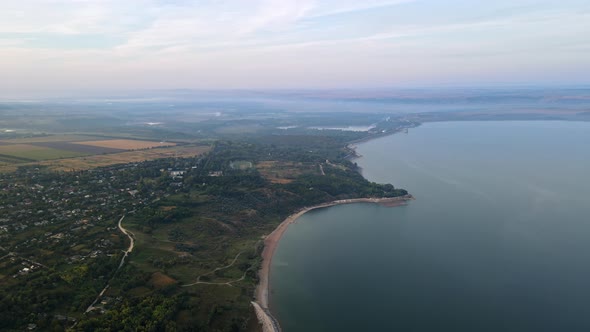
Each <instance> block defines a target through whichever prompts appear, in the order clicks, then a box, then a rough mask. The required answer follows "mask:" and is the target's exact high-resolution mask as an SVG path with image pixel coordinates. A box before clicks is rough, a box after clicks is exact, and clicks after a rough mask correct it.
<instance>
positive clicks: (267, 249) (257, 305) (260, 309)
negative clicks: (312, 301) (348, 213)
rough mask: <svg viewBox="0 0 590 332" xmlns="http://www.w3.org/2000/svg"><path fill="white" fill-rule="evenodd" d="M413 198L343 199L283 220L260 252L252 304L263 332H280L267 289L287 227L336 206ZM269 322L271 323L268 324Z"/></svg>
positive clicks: (399, 203)
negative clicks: (310, 214)
mask: <svg viewBox="0 0 590 332" xmlns="http://www.w3.org/2000/svg"><path fill="white" fill-rule="evenodd" d="M413 199H414V197H413V196H412V195H410V194H408V195H404V196H398V197H385V198H353V199H343V200H337V201H332V202H327V203H323V204H318V205H314V206H311V207H304V208H302V209H301V210H299V211H297V212H295V213H293V214H292V215H290V216H288V217H287V218H286V219H285V220H283V221H282V222H281V223H280V224H279V225H278V226H277V228H275V229H274V230H273V231H272V232H271V233H270V234H268V235H267V236H266V237H265V238H264V249H263V250H262V254H261V256H262V266H261V267H260V270H259V271H258V277H259V282H258V285H257V286H256V291H255V293H254V294H255V295H254V298H255V301H254V302H252V304H253V305H254V309H255V311H256V316H257V317H258V320H259V322H260V323H261V324H262V326H263V332H278V331H281V329H280V326H278V321H277V320H276V319H275V318H274V317H273V316H272V315H271V314H270V310H269V307H268V302H269V289H270V282H269V281H270V266H271V264H272V257H273V255H274V253H275V251H276V249H277V247H278V244H279V241H280V240H281V237H282V236H283V235H284V234H285V232H286V231H287V229H288V228H289V225H291V224H292V223H294V222H295V221H296V220H297V219H299V217H301V216H302V215H304V214H305V213H307V212H309V211H312V210H317V209H323V208H327V207H331V206H336V205H343V204H353V203H373V204H381V205H383V206H387V207H395V206H404V205H407V201H410V200H413ZM269 322H273V323H272V324H270V323H269Z"/></svg>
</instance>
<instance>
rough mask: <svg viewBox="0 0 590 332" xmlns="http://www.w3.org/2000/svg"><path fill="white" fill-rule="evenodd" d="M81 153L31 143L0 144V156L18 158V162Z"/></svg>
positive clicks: (75, 155)
mask: <svg viewBox="0 0 590 332" xmlns="http://www.w3.org/2000/svg"><path fill="white" fill-rule="evenodd" d="M81 155H82V154H81V153H80V152H76V151H68V150H60V149H54V148H51V147H43V146H36V145H32V144H6V145H0V156H5V157H6V159H13V160H15V161H18V160H20V162H27V161H38V160H47V159H58V158H71V157H78V156H81Z"/></svg>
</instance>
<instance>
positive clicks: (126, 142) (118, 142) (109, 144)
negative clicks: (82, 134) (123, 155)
mask: <svg viewBox="0 0 590 332" xmlns="http://www.w3.org/2000/svg"><path fill="white" fill-rule="evenodd" d="M72 143H74V144H81V145H90V146H99V147H102V148H111V149H121V150H141V149H150V148H155V147H162V146H174V145H176V143H169V142H153V141H138V140H131V139H109V140H102V141H81V142H72Z"/></svg>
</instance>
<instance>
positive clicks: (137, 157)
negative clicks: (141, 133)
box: [0, 145, 211, 172]
mask: <svg viewBox="0 0 590 332" xmlns="http://www.w3.org/2000/svg"><path fill="white" fill-rule="evenodd" d="M210 149H211V148H210V147H209V146H203V145H183V146H173V147H169V148H160V149H148V150H138V151H126V152H121V153H112V154H104V155H94V156H87V157H78V158H69V159H60V160H46V161H43V162H41V163H39V164H40V165H44V166H48V167H49V168H50V169H52V170H56V171H71V170H87V169H92V168H96V167H104V166H111V165H116V164H125V163H136V162H142V161H146V160H155V159H161V158H174V157H178V158H181V157H193V156H197V155H200V154H203V153H205V152H207V151H209V150H210ZM1 171H2V168H1V167H0V172H1Z"/></svg>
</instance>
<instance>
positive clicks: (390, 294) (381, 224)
mask: <svg viewBox="0 0 590 332" xmlns="http://www.w3.org/2000/svg"><path fill="white" fill-rule="evenodd" d="M588 142H590V123H580V122H552V121H546V122H526V121H524V122H447V123H430V124H425V125H422V126H420V127H418V128H416V129H412V130H410V131H409V133H408V134H397V135H393V136H388V137H384V138H380V139H377V140H373V141H369V142H366V143H363V144H360V145H359V146H358V149H357V151H358V152H359V154H361V155H362V157H361V158H360V159H358V160H356V162H357V163H358V164H359V165H360V166H361V167H362V168H363V174H364V176H365V177H367V178H368V179H369V180H371V181H375V182H381V183H392V184H394V185H395V186H397V187H402V188H405V189H407V190H408V191H409V192H410V193H412V194H413V195H414V196H416V198H417V200H416V201H413V202H411V203H410V204H409V205H408V206H405V207H396V208H387V207H382V206H378V205H373V204H354V205H342V206H336V207H331V208H327V209H322V210H316V211H312V212H309V213H307V214H305V215H304V216H302V217H301V218H300V219H299V220H298V221H297V223H295V224H293V225H291V226H290V228H289V230H288V231H287V232H286V234H285V235H284V236H283V238H282V239H281V242H280V244H279V247H278V249H277V251H276V253H275V256H274V257H273V262H272V266H271V299H270V300H271V310H272V311H273V313H274V314H275V315H276V316H277V318H278V319H279V321H280V322H281V326H282V328H283V330H284V331H286V332H295V331H557V330H561V331H588V330H590V287H588V281H589V280H590V257H589V256H590V241H589V239H590V218H589V216H590V174H589V170H590V148H589V147H588Z"/></svg>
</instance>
